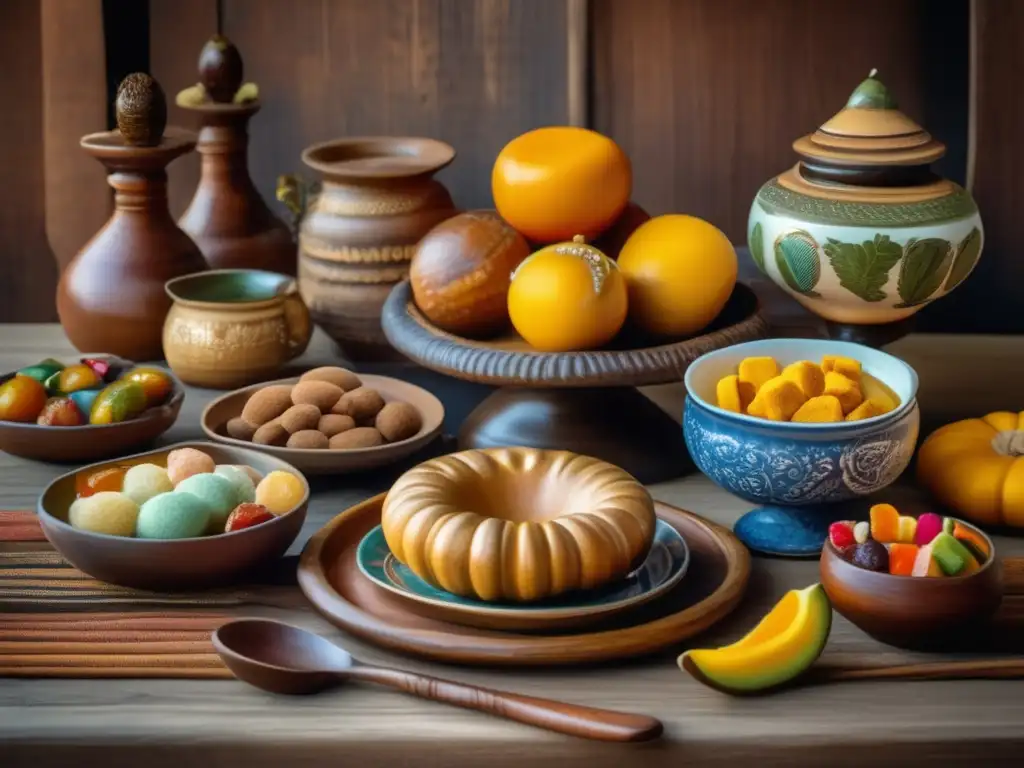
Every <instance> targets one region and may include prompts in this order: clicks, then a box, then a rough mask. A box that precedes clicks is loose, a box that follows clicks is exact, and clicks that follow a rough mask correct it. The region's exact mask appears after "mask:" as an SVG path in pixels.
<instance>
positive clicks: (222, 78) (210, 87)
mask: <svg viewBox="0 0 1024 768" xmlns="http://www.w3.org/2000/svg"><path fill="white" fill-rule="evenodd" d="M243 74H244V70H243V67H242V55H241V54H240V53H239V52H238V49H237V48H235V46H234V45H233V44H232V42H231V41H230V40H228V39H227V38H226V37H224V35H214V36H213V37H211V38H210V39H209V40H208V41H207V43H206V45H204V46H203V50H202V51H201V52H200V54H199V82H201V83H202V84H203V87H204V88H205V89H206V92H207V93H208V94H209V96H210V98H211V99H213V100H214V101H215V102H218V103H220V104H230V103H231V102H232V100H233V99H234V97H235V93H236V92H237V91H238V89H239V87H241V85H242V75H243Z"/></svg>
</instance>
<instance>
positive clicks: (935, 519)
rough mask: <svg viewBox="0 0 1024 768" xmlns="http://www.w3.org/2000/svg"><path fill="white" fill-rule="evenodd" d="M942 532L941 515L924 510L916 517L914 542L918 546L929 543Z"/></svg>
mask: <svg viewBox="0 0 1024 768" xmlns="http://www.w3.org/2000/svg"><path fill="white" fill-rule="evenodd" d="M940 533H942V517H941V516H940V515H936V514H935V513H934V512H925V513H923V514H921V515H918V517H917V530H916V531H915V532H914V543H915V544H917V546H919V547H923V546H925V545H926V544H931V543H932V539H934V538H935V537H936V536H938V535H939V534H940Z"/></svg>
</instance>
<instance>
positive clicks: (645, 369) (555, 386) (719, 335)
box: [381, 280, 768, 484]
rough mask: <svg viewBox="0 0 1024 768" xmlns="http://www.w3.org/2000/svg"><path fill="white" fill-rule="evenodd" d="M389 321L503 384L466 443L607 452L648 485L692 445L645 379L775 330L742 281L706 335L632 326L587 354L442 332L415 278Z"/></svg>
mask: <svg viewBox="0 0 1024 768" xmlns="http://www.w3.org/2000/svg"><path fill="white" fill-rule="evenodd" d="M381 324H382V326H383V328H384V333H385V334H386V335H387V337H388V341H390V342H391V344H392V345H393V346H394V347H395V348H396V349H398V350H399V351H400V352H402V353H403V354H404V355H406V356H407V357H409V358H410V359H412V360H413V361H414V362H416V363H419V364H420V365H422V366H424V367H426V368H430V369H432V370H435V371H438V372H440V373H444V374H447V375H449V376H453V377H455V378H458V379H465V380H467V381H475V382H479V383H483V384H491V385H496V386H499V387H502V389H499V390H498V391H497V392H495V393H494V394H492V395H490V396H489V397H488V398H487V399H486V400H484V401H483V402H482V403H481V404H480V405H479V406H478V407H477V408H476V410H474V411H473V412H472V413H471V414H470V415H469V418H468V419H466V421H465V422H464V424H463V426H462V429H461V430H460V431H459V447H460V448H462V449H466V448H493V447H497V446H506V445H522V446H527V447H530V448H557V449H565V450H570V451H574V452H575V453H582V454H584V455H588V456H596V457H597V458H599V459H604V460H605V461H608V462H610V463H612V464H615V465H616V466H620V467H622V468H623V469H625V470H626V471H627V472H629V473H630V474H631V475H633V476H634V477H636V478H637V479H638V480H640V481H641V482H643V483H645V484H649V483H654V482H660V481H663V480H667V479H670V478H673V477H677V476H679V475H681V474H683V473H684V471H685V470H686V469H687V462H686V459H685V457H686V447H685V445H684V444H683V438H682V431H681V429H680V427H679V424H678V423H677V422H676V421H675V420H673V419H672V418H671V417H670V416H668V415H667V414H666V413H665V412H664V411H662V410H661V409H660V408H658V407H657V406H656V405H654V404H653V403H652V402H651V401H650V400H648V399H647V398H646V397H644V396H643V395H642V394H641V393H640V392H638V391H637V390H636V387H642V386H649V385H654V384H668V383H672V382H676V381H680V380H681V379H682V378H683V374H684V373H685V371H686V368H687V366H688V365H689V364H690V363H691V362H693V361H694V360H696V359H697V358H698V357H700V356H701V355H703V354H704V353H705V352H710V351H712V350H715V349H720V348H722V347H727V346H730V345H732V344H737V343H739V342H742V341H750V340H752V339H758V338H763V337H765V336H767V334H768V325H767V323H766V322H765V320H764V318H763V317H761V313H760V306H759V304H758V301H757V297H756V296H755V295H754V293H753V291H751V290H750V289H749V288H747V287H746V286H745V285H740V284H737V286H736V288H735V290H734V291H733V294H732V297H731V298H730V299H729V302H728V303H727V304H726V307H725V309H724V310H722V313H721V314H720V315H719V317H718V318H717V319H716V320H715V322H714V323H713V324H712V325H711V326H710V327H709V328H708V329H706V331H705V332H704V333H703V334H702V335H700V336H695V337H693V338H689V339H680V340H676V341H668V342H666V341H665V340H663V339H653V338H651V337H647V336H641V335H637V334H635V333H629V332H628V331H626V332H623V333H620V334H619V336H617V337H616V338H615V339H614V340H613V341H612V344H611V345H610V346H609V347H608V348H606V349H599V350H592V351H586V352H566V353H552V352H537V351H536V350H534V349H532V348H531V347H530V346H529V345H528V344H527V343H526V342H525V341H523V340H522V339H521V338H519V337H518V336H516V335H515V334H511V333H510V334H508V335H505V336H501V337H499V338H495V339H491V340H484V341H480V340H472V339H466V338H462V337H459V336H455V335H453V334H450V333H447V332H445V331H442V330H441V329H440V328H438V327H436V326H434V325H433V324H432V323H431V322H430V321H429V320H427V319H426V317H424V316H423V314H422V313H421V312H420V311H419V310H418V309H417V308H416V305H415V303H414V301H413V297H412V289H411V287H410V285H409V282H408V281H407V280H406V281H403V282H401V283H399V284H398V285H396V286H395V287H394V289H392V291H391V295H390V296H389V297H388V300H387V302H386V303H385V305H384V309H383V311H382V315H381Z"/></svg>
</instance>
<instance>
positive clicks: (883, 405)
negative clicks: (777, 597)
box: [683, 339, 920, 556]
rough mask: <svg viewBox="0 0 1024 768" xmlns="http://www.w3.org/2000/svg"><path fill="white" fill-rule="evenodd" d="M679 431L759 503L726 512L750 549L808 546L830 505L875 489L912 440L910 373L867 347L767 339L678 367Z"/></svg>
mask: <svg viewBox="0 0 1024 768" xmlns="http://www.w3.org/2000/svg"><path fill="white" fill-rule="evenodd" d="M685 383H686V405H685V410H684V413H683V432H684V435H685V438H686V445H687V448H688V449H689V451H690V455H691V456H692V458H693V460H694V462H695V463H696V465H697V467H698V468H699V469H700V470H701V471H702V472H703V473H704V474H705V475H707V476H708V477H709V478H711V480H713V481H714V482H715V483H717V484H718V485H720V486H721V487H722V488H724V489H725V490H727V491H729V492H731V493H734V494H736V495H737V496H739V497H741V498H743V499H745V500H747V501H751V502H754V503H755V504H759V505H761V506H759V507H758V508H756V509H755V510H753V511H751V512H749V513H747V514H746V515H744V516H743V517H742V518H741V519H740V520H739V522H737V524H736V529H735V530H736V534H737V535H738V536H739V537H740V539H741V540H742V541H743V542H744V543H745V544H746V545H747V546H748V547H750V548H751V549H754V550H758V551H761V552H766V553H770V554H778V555H799V556H807V555H815V556H816V555H817V554H818V553H819V552H820V551H821V546H822V544H823V543H824V541H825V537H826V535H827V532H828V525H829V523H831V522H832V521H833V520H836V519H837V517H840V516H841V515H842V513H841V511H840V510H838V509H837V508H835V507H833V506H832V505H834V504H836V503H837V502H850V501H851V500H855V499H859V498H861V497H864V496H867V495H869V494H872V493H875V492H877V491H880V490H882V489H883V488H885V487H887V486H888V485H890V484H891V483H892V482H893V481H895V480H896V478H898V477H899V476H900V474H901V473H902V472H903V470H904V469H906V468H907V465H908V464H909V463H910V459H911V457H912V455H913V452H914V446H915V445H916V443H917V435H918V430H919V427H920V412H919V410H918V407H917V374H916V373H915V372H914V370H913V369H912V368H911V367H910V366H909V365H907V364H906V363H905V362H903V361H902V360H900V359H898V358H896V357H893V356H892V355H889V354H886V353H885V352H882V351H880V350H877V349H871V348H869V347H864V346H861V345H859V344H851V343H848V342H842V341H828V340H819V339H765V340H762V341H751V342H747V343H744V344H737V345H735V346H732V347H727V348H725V349H720V350H717V351H714V352H709V353H707V354H705V355H703V356H701V357H700V358H698V359H697V360H695V361H694V362H693V363H692V364H691V365H690V366H689V368H687V370H686V376H685Z"/></svg>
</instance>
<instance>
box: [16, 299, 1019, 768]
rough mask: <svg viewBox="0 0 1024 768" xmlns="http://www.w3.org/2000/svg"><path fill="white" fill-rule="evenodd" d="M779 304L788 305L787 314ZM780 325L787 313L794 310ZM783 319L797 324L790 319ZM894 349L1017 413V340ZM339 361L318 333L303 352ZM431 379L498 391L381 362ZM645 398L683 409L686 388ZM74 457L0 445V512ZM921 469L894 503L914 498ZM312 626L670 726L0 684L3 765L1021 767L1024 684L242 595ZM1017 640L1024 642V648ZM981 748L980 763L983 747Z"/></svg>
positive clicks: (384, 699) (342, 500)
mask: <svg viewBox="0 0 1024 768" xmlns="http://www.w3.org/2000/svg"><path fill="white" fill-rule="evenodd" d="M783 315H785V313H783ZM783 321H785V317H783ZM783 325H785V322H783ZM891 351H893V352H894V353H895V354H897V355H900V356H901V357H903V358H905V359H906V360H907V361H908V362H910V363H911V365H913V366H914V367H915V368H916V369H917V370H918V372H919V374H920V376H921V392H920V402H921V406H922V410H923V412H924V413H925V416H926V421H927V422H929V423H931V424H934V423H941V422H942V421H945V420H948V419H952V418H957V417H961V416H964V415H971V414H980V413H985V412H988V411H990V410H996V409H1002V408H1009V409H1014V410H1017V409H1019V408H1021V407H1022V405H1024V403H1022V401H1021V395H1020V385H1019V382H1020V381H1021V380H1022V374H1024V338H1016V337H1001V338H997V337H970V336H956V337H954V336H924V335H919V336H909V337H907V338H905V339H903V340H902V341H900V342H897V343H896V344H895V345H893V346H892V347H891ZM62 354H64V355H68V354H73V350H72V349H71V347H70V345H69V344H68V342H67V341H66V339H65V337H64V335H63V333H62V331H61V329H60V328H59V327H58V326H55V325H17V326H11V325H7V326H0V370H11V369H13V368H16V367H19V366H21V365H25V364H26V363H28V362H32V361H35V360H37V359H40V358H44V357H48V356H59V355H62ZM332 362H334V363H336V362H337V357H336V355H335V352H334V350H333V348H332V346H331V345H330V343H329V342H328V341H327V339H326V338H325V337H324V336H322V335H321V334H320V333H319V332H318V333H317V335H316V336H315V337H314V340H313V343H312V344H311V346H310V348H309V351H308V352H307V354H306V355H305V356H304V358H303V359H301V360H300V361H298V365H300V366H302V367H309V366H314V365H321V364H327V363H332ZM374 372H386V373H390V374H392V375H399V376H402V377H405V378H409V379H410V380H415V381H418V382H420V383H424V384H425V385H426V386H428V387H430V388H431V389H432V390H434V391H435V392H436V393H438V395H439V396H441V397H442V399H443V400H444V401H445V405H446V407H447V408H448V424H447V425H446V426H447V430H448V431H449V432H451V431H454V427H455V426H456V425H457V424H458V422H459V420H460V419H461V418H462V416H463V415H464V414H465V413H467V412H468V411H469V410H470V409H471V408H472V407H473V405H474V404H475V403H476V402H478V401H479V400H480V399H482V397H483V396H484V395H485V394H486V392H487V390H486V388H483V387H477V386H469V385H462V384H460V383H458V382H454V381H452V380H450V379H446V378H444V377H441V376H436V375H433V374H430V373H429V372H426V371H422V370H415V369H412V368H411V367H405V366H386V367H381V366H377V367H376V368H375V371H374ZM215 394H216V393H214V392H212V391H203V390H196V389H190V390H189V391H188V394H187V397H186V399H185V405H184V408H183V410H182V413H181V417H180V418H179V420H178V422H177V424H176V425H175V426H174V427H173V428H172V429H171V430H170V431H169V432H168V433H167V434H166V435H165V436H164V438H163V439H162V441H163V442H165V443H170V442H177V441H181V440H187V439H195V438H200V437H201V436H202V435H201V432H200V429H199V414H200V411H201V410H202V408H203V406H204V405H205V404H206V403H207V402H208V401H209V400H210V399H211V398H212V397H214V396H215ZM648 394H649V395H650V396H651V397H652V399H654V400H655V401H656V402H658V403H659V405H661V406H662V407H664V408H665V409H666V410H668V411H669V412H670V413H673V414H676V415H678V414H679V412H680V407H681V403H682V385H671V386H665V387H658V388H653V389H651V390H650V391H648ZM64 471H66V468H64V467H59V466H56V465H49V464H43V463H37V462H31V461H26V460H22V459H18V458H15V457H12V456H9V455H6V454H0V508H5V509H24V508H32V507H34V505H35V501H36V497H37V495H38V493H39V492H40V490H41V489H42V488H43V486H45V485H46V483H47V482H48V481H49V480H50V479H52V478H53V477H54V476H56V475H57V474H60V473H62V472H64ZM393 477H394V472H393V471H392V472H378V473H375V474H372V475H369V476H365V475H364V476H351V477H341V478H336V479H333V480H326V481H317V483H316V488H315V493H314V496H313V498H312V500H311V502H310V509H309V518H308V520H307V523H306V526H305V528H304V530H303V532H302V534H301V535H300V538H299V541H298V542H296V547H295V551H298V550H299V549H300V548H301V545H302V544H303V543H304V542H305V541H306V539H307V538H308V537H309V536H310V535H311V534H312V533H313V532H314V531H315V530H316V529H317V528H319V527H320V526H321V525H323V524H324V523H325V522H326V521H327V520H328V519H330V518H331V517H332V516H333V515H335V514H337V513H338V512H340V511H341V510H343V509H345V508H346V507H348V506H350V505H351V504H353V503H355V502H358V501H360V500H362V499H365V498H367V497H369V496H371V495H373V494H375V493H378V492H380V491H382V490H384V489H386V488H387V487H388V484H389V482H390V481H391V480H393ZM651 491H652V493H653V494H654V496H655V497H656V498H658V499H662V500H664V501H667V502H670V503H672V504H676V505H678V506H681V507H684V508H687V509H690V510H692V511H694V512H696V513H699V514H701V515H705V516H707V517H709V518H711V519H712V520H715V521H717V522H720V523H724V524H726V525H731V524H732V523H733V522H734V521H735V520H736V519H737V517H739V515H740V514H742V513H743V512H745V511H746V510H747V509H748V508H749V506H750V505H749V504H746V503H745V502H743V501H741V500H739V499H737V498H735V497H732V496H730V495H729V494H727V493H725V492H723V491H721V490H719V489H718V488H717V487H716V486H714V485H712V483H711V482H710V481H709V480H707V479H706V478H704V477H703V476H701V475H699V474H696V475H691V476H689V477H686V478H683V479H679V480H674V481H672V482H668V483H663V484H659V485H655V486H652V487H651ZM919 496H920V494H919V492H918V491H917V490H916V489H914V488H913V487H912V486H911V485H910V484H909V481H906V482H904V483H903V484H901V485H900V486H899V487H896V488H894V489H893V497H894V499H895V500H896V502H897V504H898V503H899V501H900V500H902V499H913V498H919ZM996 541H997V546H998V547H999V550H1000V552H1001V553H1002V554H1004V555H1009V554H1012V555H1018V556H1019V555H1022V554H1024V540H1022V539H1016V540H1014V539H1009V538H1006V537H997V539H996ZM816 580H817V563H816V562H807V561H793V560H773V559H765V558H760V557H756V558H755V559H754V568H753V575H752V578H751V582H750V589H749V593H748V596H747V598H746V600H745V601H744V603H743V604H742V606H741V607H740V609H739V610H738V611H737V612H736V613H735V614H733V615H732V616H731V617H729V618H728V619H727V620H725V621H724V622H723V623H722V624H721V625H719V626H717V627H715V628H714V629H712V630H711V631H710V632H709V633H707V634H706V635H705V636H703V637H701V638H699V641H698V642H699V644H701V645H703V644H720V643H723V642H726V641H730V640H733V639H735V638H737V637H738V636H740V635H741V634H743V633H744V632H745V631H747V630H748V629H749V628H750V627H751V626H752V625H753V624H754V623H756V621H757V619H758V618H759V617H760V616H761V615H762V614H763V613H764V612H765V611H766V610H767V608H768V607H769V606H770V605H771V604H773V603H774V601H776V600H777V599H778V598H779V597H780V596H781V595H782V594H783V593H784V592H785V591H786V590H788V589H791V588H794V587H803V586H806V585H807V584H809V583H811V582H813V581H816ZM254 612H255V613H262V614H264V615H270V616H275V617H278V618H282V619H286V620H289V621H294V622H296V623H300V624H302V625H304V626H307V627H310V628H313V629H315V630H317V631H319V632H322V633H324V634H325V635H328V636H330V637H332V638H334V639H335V640H338V641H343V642H344V644H345V645H346V646H348V647H349V648H350V649H351V650H352V651H353V653H354V654H355V655H357V656H359V657H362V658H363V659H365V660H367V661H377V662H384V663H388V664H392V665H396V666H402V667H405V668H409V669H415V670H420V671H427V672H431V673H433V674H436V675H442V676H449V677H453V678H455V679H458V680H463V681H467V682H471V683H478V684H483V685H487V686H490V687H494V688H503V689H511V690H515V691H519V692H523V693H527V694H534V695H540V696H548V697H554V698H560V699H565V700H569V701H574V702H579V703H585V704H590V705H594V706H600V707H609V708H615V709H622V710H628V711H635V712H643V713H648V714H651V715H654V716H656V717H658V718H660V719H661V720H662V721H663V722H664V723H665V736H664V738H663V739H662V740H661V741H660V742H657V743H654V744H649V745H643V746H628V745H621V746H620V745H606V744H600V743H594V742H587V741H583V740H578V739H573V738H569V737H562V736H557V735H552V734H549V733H547V732H544V731H540V730H535V729H532V728H529V727H527V726H522V725H517V724H513V723H509V722H505V721H502V720H498V719H495V718H491V717H487V716H484V715H479V714H475V713H469V712H466V711H463V710H458V709H454V708H451V707H447V706H444V705H440V704H434V703H430V702H425V701H420V700H417V699H413V698H411V697H409V696H406V695H403V694H400V693H397V692H392V691H388V690H382V689H376V688H369V687H356V686H353V687H351V688H344V689H339V690H336V691H334V692H331V693H325V694H322V695H319V696H316V697H309V698H278V697H273V696H271V695H269V694H264V693H262V692H260V691H257V690H255V689H252V688H249V687H247V686H246V685H244V684H242V683H240V682H223V681H159V680H139V681H127V680H119V681H105V680H93V681H79V680H21V679H18V680H14V679H6V680H0V765H3V766H5V768H6V767H7V766H13V765H32V766H34V768H41V767H42V766H66V765H74V764H81V763H82V760H83V758H86V759H89V758H92V759H94V760H96V762H97V763H100V762H102V764H103V765H104V766H107V767H108V768H110V767H112V766H121V765H125V766H128V765H131V766H133V768H134V767H135V766H137V765H140V764H145V765H147V766H149V767H150V768H155V767H156V766H164V765H167V766H175V768H180V766H182V765H191V764H197V765H198V764H202V765H207V766H210V765H231V766H235V765H246V766H249V768H257V766H280V765H289V766H293V767H294V768H298V767H299V766H313V765H321V764H324V765H327V764H331V765H352V766H374V765H416V766H432V765H451V766H482V765H487V766H489V768H498V767H499V766H521V765H530V766H536V767H539V766H549V765H550V766H564V765H566V764H577V763H578V764H586V765H587V766H589V768H600V767H602V766H625V765H632V764H634V763H635V764H638V765H644V766H646V768H654V767H655V766H672V768H678V766H680V765H688V766H691V765H697V764H700V765H704V764H707V765H733V764H737V763H738V761H740V760H743V759H752V760H756V761H757V764H758V765H762V766H768V765H786V766H794V765H815V766H817V765H830V766H845V765H850V766H854V765H857V766H860V765H869V766H879V765H900V766H903V765H907V764H912V765H930V766H936V765H947V764H959V763H960V762H965V761H970V762H972V763H975V764H983V765H985V766H994V765H1003V764H1005V765H1010V764H1017V765H1019V764H1020V763H1019V759H1020V750H1021V749H1022V748H1024V729H1022V728H1021V723H1022V722H1024V698H1022V697H1021V690H1022V688H1024V685H1022V684H1021V683H1020V682H996V681H991V682H989V681H977V682H974V681H970V682H927V683H902V682H880V683H853V684H845V685H833V686H832V687H828V686H823V687H815V688H810V687H809V688H806V689H796V690H792V691H790V692H786V693H782V694H777V695H774V696H772V697H770V698H760V699H757V698H755V699H733V698H728V697H726V696H723V695H722V694H719V693H717V692H715V691H712V690H709V689H707V688H705V687H703V686H701V685H699V684H697V683H696V682H695V681H693V680H692V679H690V678H689V677H688V676H686V675H684V674H683V673H681V672H680V671H679V670H678V669H677V667H676V665H675V658H676V656H677V654H678V653H679V652H680V651H682V650H683V649H684V648H683V647H682V646H681V647H679V648H673V649H671V651H670V652H666V653H664V654H661V655H659V656H656V657H654V658H647V659H643V660H637V661H636V662H633V663H630V664H617V665H611V666H606V667H601V668H598V669H593V668H592V669H556V670H538V671H530V670H516V671H489V670H480V669H465V668H458V667H444V666H441V665H435V664H429V663H423V662H420V661H417V660H415V659H411V658H405V657H401V656H398V655H395V654H392V653H388V652H384V651H381V650H378V649H375V648H373V647H371V646H368V645H366V644H364V643H362V642H359V641H357V640H354V639H353V638H351V637H345V636H343V634H342V633H341V632H340V631H338V630H336V629H334V628H333V627H331V626H330V625H329V624H327V623H326V622H325V621H323V620H322V619H320V618H319V617H318V616H317V615H315V614H314V613H313V612H312V610H311V609H310V608H309V607H308V606H306V605H304V604H303V603H301V602H298V601H297V602H296V604H295V605H293V606H289V607H285V608H265V609H257V610H256V611H253V610H252V609H248V608H247V609H246V610H245V613H246V614H249V615H251V614H253V613H254ZM1022 651H1024V649H1022ZM909 658H914V657H912V656H911V655H909V654H905V653H902V652H898V651H895V650H893V649H888V648H886V647H885V646H883V645H880V644H878V643H876V642H874V641H872V640H870V639H869V638H868V637H866V636H865V635H864V634H862V633H861V632H860V631H859V630H857V629H856V628H855V627H853V626H851V625H850V624H849V623H847V622H846V621H845V620H843V619H842V618H841V617H838V616H837V617H836V621H835V623H834V628H833V631H832V636H831V639H830V641H829V645H828V649H827V651H826V656H825V659H826V660H832V661H843V660H857V661H867V660H872V661H874V660H877V661H878V662H880V663H881V662H884V661H887V660H892V661H893V662H896V661H900V660H907V659H909ZM979 761H980V762H979Z"/></svg>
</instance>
